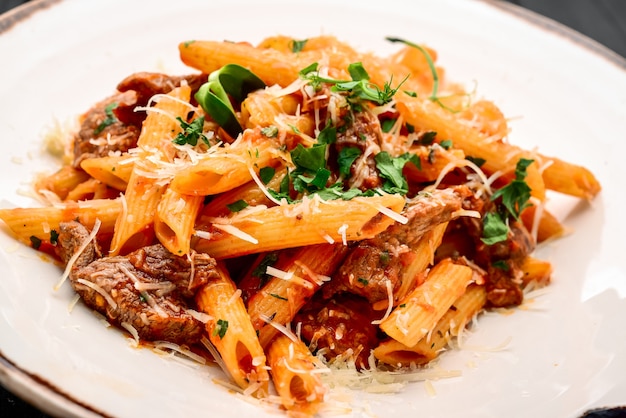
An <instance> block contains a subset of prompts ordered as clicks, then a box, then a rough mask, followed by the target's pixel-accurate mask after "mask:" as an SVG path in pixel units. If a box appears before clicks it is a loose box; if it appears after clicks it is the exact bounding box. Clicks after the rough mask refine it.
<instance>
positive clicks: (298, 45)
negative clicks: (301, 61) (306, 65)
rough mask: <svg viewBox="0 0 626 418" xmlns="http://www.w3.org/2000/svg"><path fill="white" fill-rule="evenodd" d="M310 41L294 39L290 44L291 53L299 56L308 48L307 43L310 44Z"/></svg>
mask: <svg viewBox="0 0 626 418" xmlns="http://www.w3.org/2000/svg"><path fill="white" fill-rule="evenodd" d="M308 41H309V40H308V39H302V40H299V41H298V40H295V39H293V40H292V41H291V42H289V47H290V48H291V52H293V53H295V54H297V53H298V52H301V51H302V50H303V49H304V47H305V46H306V43H307V42H308Z"/></svg>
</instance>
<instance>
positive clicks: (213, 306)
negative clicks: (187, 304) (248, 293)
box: [196, 266, 269, 397]
mask: <svg viewBox="0 0 626 418" xmlns="http://www.w3.org/2000/svg"><path fill="white" fill-rule="evenodd" d="M218 273H219V276H220V277H219V279H217V280H215V281H212V282H210V283H208V284H206V285H205V286H203V287H202V288H201V289H200V290H199V291H198V293H197V294H196V303H197V304H198V308H199V309H200V310H201V311H202V312H204V313H206V314H208V315H209V317H210V319H209V320H208V322H207V323H206V331H207V335H208V337H209V340H210V341H211V343H212V344H213V345H214V346H215V348H216V349H217V351H218V352H219V354H220V355H221V357H222V361H223V362H224V364H225V365H226V368H227V370H228V372H229V373H230V376H231V377H232V379H233V380H234V381H235V383H236V384H237V385H239V387H241V388H243V389H248V388H251V389H252V390H253V394H254V395H255V396H259V397H262V396H266V395H267V394H268V382H269V375H268V372H267V369H266V368H265V364H266V357H265V353H264V352H263V349H262V348H261V345H260V344H259V340H258V338H257V336H256V332H255V330H254V328H253V327H252V323H251V322H250V317H249V315H248V313H247V312H246V308H245V306H244V304H243V301H242V300H241V296H240V294H241V292H240V291H239V290H237V286H236V285H235V284H234V283H233V281H232V280H231V279H230V277H229V276H228V272H227V270H226V269H225V268H224V266H218Z"/></svg>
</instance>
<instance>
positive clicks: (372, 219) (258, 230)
mask: <svg viewBox="0 0 626 418" xmlns="http://www.w3.org/2000/svg"><path fill="white" fill-rule="evenodd" d="M403 206H404V199H403V198H402V197H400V196H398V195H384V196H375V197H358V198H355V199H352V200H350V201H344V200H330V201H320V200H319V199H316V198H313V199H306V200H304V201H303V202H301V203H298V204H295V205H290V206H289V207H284V206H274V207H271V208H266V209H263V210H262V211H242V212H238V213H237V214H235V215H233V216H231V217H230V218H226V219H223V218H217V219H215V220H213V223H212V225H211V227H210V230H209V231H208V232H209V234H210V239H208V240H206V239H200V240H198V242H197V244H196V247H195V249H196V251H200V252H205V253H208V254H210V255H211V256H212V257H215V258H217V259H223V258H231V257H237V256H241V255H245V254H253V253H259V252H266V251H274V250H277V249H281V248H293V247H301V246H305V245H315V244H323V243H329V242H332V243H334V242H347V241H353V240H363V239H367V238H372V237H374V236H375V235H376V234H378V233H379V232H381V231H383V230H385V229H386V228H387V227H388V226H389V225H391V224H392V223H393V222H395V220H396V219H398V217H400V218H401V216H400V215H399V212H400V211H401V210H402V207H403ZM348 214H349V216H347V215H348ZM394 218H395V219H394Z"/></svg>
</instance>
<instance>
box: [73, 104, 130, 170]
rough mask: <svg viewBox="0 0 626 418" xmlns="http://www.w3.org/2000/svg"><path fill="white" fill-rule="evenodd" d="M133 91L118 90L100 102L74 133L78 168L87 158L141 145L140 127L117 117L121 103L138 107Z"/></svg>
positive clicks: (76, 165)
mask: <svg viewBox="0 0 626 418" xmlns="http://www.w3.org/2000/svg"><path fill="white" fill-rule="evenodd" d="M134 103H135V100H134V94H133V93H132V92H126V93H119V92H118V93H115V94H113V95H112V96H110V97H107V98H106V99H104V100H102V101H101V102H99V103H96V104H95V105H94V106H93V107H92V108H91V109H89V110H88V111H87V112H86V113H85V114H84V115H83V120H82V123H81V125H80V129H79V131H78V133H77V134H76V135H75V136H74V167H79V166H80V162H81V161H83V160H84V159H86V158H95V157H106V156H107V155H109V152H113V151H120V152H126V151H128V150H129V149H131V148H133V147H135V146H136V145H137V138H139V132H140V127H137V126H134V125H127V124H125V123H122V122H120V121H119V119H117V118H116V116H115V110H116V109H117V108H118V107H120V106H134Z"/></svg>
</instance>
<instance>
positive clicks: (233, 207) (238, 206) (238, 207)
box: [226, 200, 249, 212]
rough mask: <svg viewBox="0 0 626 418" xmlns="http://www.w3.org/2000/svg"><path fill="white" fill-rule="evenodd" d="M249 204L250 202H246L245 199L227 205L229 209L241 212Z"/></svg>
mask: <svg viewBox="0 0 626 418" xmlns="http://www.w3.org/2000/svg"><path fill="white" fill-rule="evenodd" d="M248 206H249V205H248V202H246V201H245V200H238V201H236V202H233V203H230V204H228V205H226V207H227V208H228V210H230V211H231V212H240V211H242V210H244V209H245V208H247V207H248Z"/></svg>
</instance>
